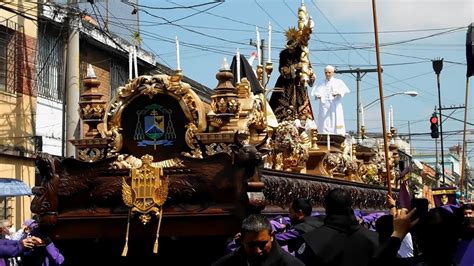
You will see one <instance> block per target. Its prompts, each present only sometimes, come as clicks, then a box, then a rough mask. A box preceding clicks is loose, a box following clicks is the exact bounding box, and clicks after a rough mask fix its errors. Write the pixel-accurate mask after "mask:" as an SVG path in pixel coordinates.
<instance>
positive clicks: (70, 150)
mask: <svg viewBox="0 0 474 266" xmlns="http://www.w3.org/2000/svg"><path fill="white" fill-rule="evenodd" d="M68 4H69V6H74V7H76V6H77V0H70V1H68ZM66 64H67V67H66V110H65V111H66V117H65V118H66V122H65V125H66V128H65V129H64V130H66V139H63V141H65V142H66V156H67V157H71V156H75V149H74V145H72V143H70V142H69V141H68V140H71V139H78V138H79V137H80V132H81V128H80V124H79V112H78V111H77V106H79V90H80V84H79V83H80V80H79V77H80V67H79V64H80V63H79V18H78V17H77V16H76V15H75V14H73V13H70V14H69V34H68V42H67V52H66Z"/></svg>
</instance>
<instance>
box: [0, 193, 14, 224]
mask: <svg viewBox="0 0 474 266" xmlns="http://www.w3.org/2000/svg"><path fill="white" fill-rule="evenodd" d="M9 199H10V198H7V197H0V220H3V219H8V217H11V216H12V213H11V212H12V209H11V207H8V201H9Z"/></svg>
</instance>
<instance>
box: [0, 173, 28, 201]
mask: <svg viewBox="0 0 474 266" xmlns="http://www.w3.org/2000/svg"><path fill="white" fill-rule="evenodd" d="M32 194H33V193H31V188H30V187H29V186H28V185H27V184H25V183H24V182H23V181H20V180H16V179H13V178H4V177H0V197H14V196H27V195H32Z"/></svg>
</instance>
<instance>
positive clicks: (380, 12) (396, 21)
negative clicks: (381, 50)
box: [312, 0, 474, 31]
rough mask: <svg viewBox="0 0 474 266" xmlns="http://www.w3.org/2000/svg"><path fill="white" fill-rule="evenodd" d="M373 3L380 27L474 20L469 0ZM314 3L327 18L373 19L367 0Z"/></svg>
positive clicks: (354, 21)
mask: <svg viewBox="0 0 474 266" xmlns="http://www.w3.org/2000/svg"><path fill="white" fill-rule="evenodd" d="M313 3H314V4H316V2H315V1H313ZM376 4H377V19H378V25H379V30H380V31H382V30H397V29H398V30H402V29H427V28H445V27H456V26H467V25H469V23H471V22H474V1H472V0H396V1H394V0H379V1H377V2H376ZM317 5H318V7H319V8H320V9H321V10H322V11H323V12H325V13H327V15H326V16H327V17H328V18H330V19H337V20H344V21H346V22H350V23H351V24H352V25H354V24H359V25H361V26H367V23H368V22H370V23H373V22H372V1H370V0H364V1H361V0H344V1H335V0H332V1H327V0H323V1H320V2H319V3H317ZM312 8H314V5H313V6H312Z"/></svg>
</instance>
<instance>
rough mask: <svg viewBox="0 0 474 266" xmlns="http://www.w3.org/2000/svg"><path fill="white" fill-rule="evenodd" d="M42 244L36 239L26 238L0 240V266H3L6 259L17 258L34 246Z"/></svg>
mask: <svg viewBox="0 0 474 266" xmlns="http://www.w3.org/2000/svg"><path fill="white" fill-rule="evenodd" d="M41 243H42V240H41V239H40V238H38V237H28V238H24V239H22V240H9V239H0V266H5V265H7V264H6V260H5V259H8V258H13V257H17V256H19V255H21V254H23V253H24V252H26V251H27V250H29V249H32V248H34V247H35V246H36V245H39V244H41Z"/></svg>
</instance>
